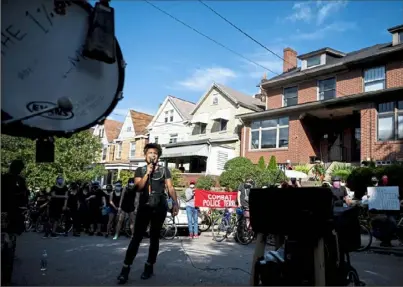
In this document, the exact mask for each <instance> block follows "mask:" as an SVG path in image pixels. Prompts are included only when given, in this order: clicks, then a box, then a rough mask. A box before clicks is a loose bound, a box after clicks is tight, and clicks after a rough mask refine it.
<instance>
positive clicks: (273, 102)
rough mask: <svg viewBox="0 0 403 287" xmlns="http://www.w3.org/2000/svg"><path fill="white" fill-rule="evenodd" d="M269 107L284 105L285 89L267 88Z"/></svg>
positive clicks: (276, 107)
mask: <svg viewBox="0 0 403 287" xmlns="http://www.w3.org/2000/svg"><path fill="white" fill-rule="evenodd" d="M266 99H267V109H268V110H271V109H278V108H281V107H282V106H283V89H282V88H276V89H269V90H266Z"/></svg>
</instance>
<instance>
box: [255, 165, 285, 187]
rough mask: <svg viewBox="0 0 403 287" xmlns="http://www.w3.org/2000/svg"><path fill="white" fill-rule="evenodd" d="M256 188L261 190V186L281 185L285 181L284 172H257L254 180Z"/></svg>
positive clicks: (268, 170) (277, 170)
mask: <svg viewBox="0 0 403 287" xmlns="http://www.w3.org/2000/svg"><path fill="white" fill-rule="evenodd" d="M253 179H254V180H255V184H256V187H258V188H261V187H263V186H270V185H274V184H276V183H281V182H283V181H284V180H286V179H287V178H286V176H285V174H284V172H283V171H282V170H280V169H276V170H274V169H265V170H262V171H260V170H259V171H258V172H257V173H256V174H255V176H254V178H253Z"/></svg>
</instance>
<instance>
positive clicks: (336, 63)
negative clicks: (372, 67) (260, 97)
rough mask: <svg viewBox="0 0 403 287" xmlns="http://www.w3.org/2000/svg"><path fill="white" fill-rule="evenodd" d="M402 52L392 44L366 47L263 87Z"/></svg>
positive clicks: (284, 75)
mask: <svg viewBox="0 0 403 287" xmlns="http://www.w3.org/2000/svg"><path fill="white" fill-rule="evenodd" d="M401 50H403V45H395V46H392V43H390V42H389V43H384V44H376V45H374V46H371V47H366V48H363V49H360V50H357V51H353V52H350V53H346V55H345V56H344V57H341V58H332V59H329V60H328V61H327V63H326V64H325V65H321V66H317V67H315V68H310V69H307V70H304V71H301V68H296V69H293V70H291V71H289V72H285V73H282V74H280V75H278V76H275V77H273V78H270V79H262V81H261V85H262V86H263V87H269V86H274V85H277V84H280V83H282V82H283V81H286V80H294V79H295V80H297V78H299V77H302V76H309V75H316V74H323V73H325V72H327V71H328V70H329V71H330V70H331V69H336V68H338V67H339V68H342V67H343V66H347V65H351V64H356V63H360V62H361V61H364V60H368V59H373V58H375V57H377V56H381V55H386V54H389V53H393V52H397V51H401ZM308 54H311V53H307V54H304V55H305V56H306V55H308ZM304 55H303V56H304ZM300 57H301V56H300Z"/></svg>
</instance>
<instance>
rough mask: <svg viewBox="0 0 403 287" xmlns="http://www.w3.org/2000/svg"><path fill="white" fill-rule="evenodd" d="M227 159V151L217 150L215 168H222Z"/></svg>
mask: <svg viewBox="0 0 403 287" xmlns="http://www.w3.org/2000/svg"><path fill="white" fill-rule="evenodd" d="M227 161H228V153H227V152H224V151H218V152H217V169H218V170H224V166H225V164H226V162H227Z"/></svg>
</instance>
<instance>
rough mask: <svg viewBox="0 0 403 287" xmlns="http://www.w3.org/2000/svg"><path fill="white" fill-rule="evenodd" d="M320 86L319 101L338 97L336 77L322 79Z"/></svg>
mask: <svg viewBox="0 0 403 287" xmlns="http://www.w3.org/2000/svg"><path fill="white" fill-rule="evenodd" d="M318 86H319V101H326V100H330V99H334V98H335V97H336V78H330V79H326V80H321V81H319V82H318Z"/></svg>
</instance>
